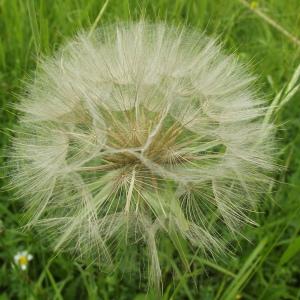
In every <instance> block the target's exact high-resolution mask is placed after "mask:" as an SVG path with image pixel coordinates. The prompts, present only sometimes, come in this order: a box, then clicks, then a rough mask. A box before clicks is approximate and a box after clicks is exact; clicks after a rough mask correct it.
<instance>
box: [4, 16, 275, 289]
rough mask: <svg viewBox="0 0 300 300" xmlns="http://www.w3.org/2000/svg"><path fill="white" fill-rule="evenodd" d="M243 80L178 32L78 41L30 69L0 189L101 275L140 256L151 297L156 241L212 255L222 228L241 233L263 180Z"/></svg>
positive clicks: (157, 273)
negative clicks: (104, 268)
mask: <svg viewBox="0 0 300 300" xmlns="http://www.w3.org/2000/svg"><path fill="white" fill-rule="evenodd" d="M253 80H254V78H253V77H252V76H250V75H248V74H247V71H245V67H244V66H242V65H241V64H240V63H238V62H237V59H236V57H235V56H227V55H225V54H224V53H223V51H222V49H221V48H220V45H219V44H218V43H217V42H216V41H215V40H214V39H211V38H208V37H206V36H205V35H203V34H201V33H198V32H196V31H194V30H192V29H187V28H185V27H175V26H170V25H166V24H164V23H159V24H151V23H147V22H144V21H141V22H138V23H128V24H116V25H111V26H106V27H103V28H100V29H98V30H97V31H96V32H94V34H93V35H92V36H91V37H88V35H87V34H86V33H82V34H80V35H78V36H77V37H76V38H75V39H74V40H73V41H71V42H69V43H68V44H67V45H66V46H64V47H63V48H62V49H61V50H60V51H58V52H57V53H56V54H55V56H54V57H52V58H48V59H45V60H44V61H43V63H42V64H41V67H40V69H39V70H38V71H37V75H36V78H35V79H34V81H33V82H31V83H29V84H28V87H27V93H26V95H25V96H23V97H22V99H21V101H20V102H19V104H18V105H17V109H18V110H19V111H20V120H19V127H18V129H17V133H16V135H15V138H14V140H13V151H12V153H11V160H10V164H11V166H12V167H13V169H14V171H13V172H12V174H11V184H12V185H13V186H14V187H15V188H16V190H17V195H18V196H19V197H21V198H23V199H24V201H25V205H26V207H27V211H28V214H29V215H30V220H29V225H34V226H36V228H40V229H43V230H44V232H45V235H47V237H48V238H49V239H50V240H51V241H52V242H53V245H54V248H55V249H56V250H60V249H65V250H70V251H74V252H75V253H77V254H79V256H80V257H82V258H85V257H86V258H88V259H92V260H97V261H100V263H101V264H102V265H104V264H113V263H114V262H116V260H117V259H118V257H119V256H120V254H121V256H126V255H127V254H128V255H130V251H131V250H130V249H132V246H133V247H141V248H142V249H147V250H146V251H147V252H148V258H149V260H148V263H149V279H150V281H151V282H152V283H154V284H156V285H159V281H160V278H161V269H160V263H159V260H160V257H159V242H158V240H159V237H161V236H164V237H168V238H169V239H170V241H171V242H173V244H174V246H175V247H178V240H179V239H181V240H185V241H188V242H189V244H190V245H191V247H192V249H198V248H200V249H201V250H202V251H203V252H202V253H207V254H208V255H210V254H212V255H213V254H214V253H216V252H217V251H218V250H219V249H220V247H221V245H222V243H221V242H222V234H221V233H222V230H223V231H224V227H225V228H226V227H227V228H228V230H229V231H231V232H232V233H233V234H237V233H238V232H239V227H240V225H241V224H243V223H249V222H250V223H251V222H252V221H251V219H250V218H249V217H248V211H250V210H253V209H254V208H255V206H256V202H257V200H258V199H259V196H260V194H261V193H262V192H264V191H265V188H266V187H267V186H268V183H269V182H270V177H269V175H270V173H271V171H272V170H273V169H274V163H273V158H272V153H273V152H274V146H273V127H272V124H265V123H263V120H262V115H263V114H264V112H265V103H264V100H263V99H261V98H260V97H259V96H258V95H257V93H256V92H255V90H254V89H253ZM222 224H225V225H226V226H222ZM222 227H223V228H222ZM220 228H221V229H222V230H221V231H220ZM136 245H139V246H136ZM141 251H142V250H141ZM141 253H143V252H140V255H141Z"/></svg>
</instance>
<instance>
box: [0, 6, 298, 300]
mask: <svg viewBox="0 0 300 300" xmlns="http://www.w3.org/2000/svg"><path fill="white" fill-rule="evenodd" d="M247 3H249V4H250V7H247V6H246V5H245V2H244V1H239V0H226V1H225V0H172V1H171V0H155V1H153V0H139V1H138V0H135V1H133V0H132V1H131V0H110V1H102V0H53V1H52V0H0V103H1V106H0V118H1V119H0V147H1V152H0V153H1V155H0V163H1V166H4V164H5V161H6V157H7V152H6V151H7V147H8V146H9V143H10V141H9V136H10V135H12V130H13V128H14V124H16V122H17V114H16V112H15V111H14V109H13V108H12V105H13V104H14V103H15V102H16V101H18V100H17V99H18V97H17V95H18V94H19V93H20V92H21V91H22V87H23V86H24V79H26V78H28V77H32V76H34V71H35V68H36V66H37V63H38V58H39V57H41V56H45V55H51V54H52V53H54V51H55V50H56V49H57V48H58V47H59V46H60V45H61V44H62V43H63V42H64V41H65V40H67V39H68V38H70V37H72V36H74V34H76V32H77V31H78V30H81V29H83V28H91V27H93V28H94V27H96V26H102V25H103V24H107V23H112V22H115V21H120V20H132V19H139V18H140V17H141V16H143V17H144V18H146V19H149V20H166V21H168V22H172V23H175V24H187V25H188V26H192V27H194V28H196V29H198V30H200V31H205V32H206V33H207V34H208V35H213V36H218V37H219V39H220V40H221V41H222V43H223V44H224V47H225V49H226V52H227V53H231V52H235V53H236V55H237V56H238V57H239V58H240V60H241V61H242V62H244V63H246V64H249V62H250V69H251V71H252V72H253V73H254V74H255V75H256V76H257V77H258V86H259V88H260V90H261V91H262V93H264V94H265V96H266V97H267V99H268V101H269V102H270V103H272V101H273V100H274V98H275V97H276V95H278V93H279V92H280V91H281V90H282V89H284V91H286V90H287V85H288V83H289V82H290V80H291V78H292V76H293V74H294V72H295V70H296V69H297V67H298V65H299V64H300V42H297V41H299V40H297V39H300V2H299V0H285V1H284V0H258V1H252V2H250V1H249V2H247ZM257 12H259V13H261V12H262V13H263V14H264V15H266V16H267V17H268V18H271V19H272V20H274V22H275V24H274V23H273V24H271V23H272V21H271V22H268V20H269V19H266V18H264V15H263V16H262V15H261V14H257ZM278 24H279V26H282V28H284V30H285V31H284V32H282V30H281V29H280V28H278ZM276 27H277V28H276ZM287 33H288V34H287ZM293 37H294V38H293ZM294 78H296V77H294ZM286 99H287V98H286ZM273 103H274V102H273ZM279 103H280V102H279ZM277 104H278V103H277ZM278 106H279V108H278V109H277V108H276V110H275V113H274V114H273V115H272V116H271V117H272V118H273V120H274V122H275V124H276V126H277V127H278V132H277V138H278V144H279V157H280V158H279V162H280V164H281V165H282V166H283V167H282V171H281V172H278V174H277V175H276V184H274V185H273V186H272V187H271V188H270V195H268V196H264V197H263V198H262V199H261V205H260V207H259V212H258V213H256V214H255V219H256V222H257V223H259V224H260V226H259V227H250V226H246V227H245V228H244V229H243V235H244V236H245V237H246V238H247V239H244V238H238V240H237V241H236V240H235V241H232V245H233V248H234V252H235V253H234V255H226V254H224V255H221V257H217V258H216V260H215V261H212V260H207V259H206V258H205V257H202V256H198V257H196V258H194V262H193V268H192V274H188V273H186V272H185V270H184V269H183V268H181V264H180V262H179V260H178V259H177V258H176V256H174V255H172V254H170V253H169V254H168V255H166V257H165V258H162V260H163V269H162V272H163V274H162V278H163V292H162V295H160V296H159V295H157V294H156V293H154V292H153V291H152V290H151V289H148V287H147V280H146V279H145V278H144V277H143V276H140V274H139V273H138V272H135V271H132V272H131V273H130V274H127V273H124V272H123V271H122V269H116V270H115V272H113V273H110V274H106V273H103V272H101V268H100V270H99V268H98V267H96V266H93V265H91V266H88V267H87V266H84V265H82V264H80V263H78V262H76V261H74V259H73V258H72V257H70V256H69V255H68V254H59V255H56V254H55V253H53V252H52V251H51V249H50V248H49V247H48V246H47V244H45V243H43V242H41V240H40V238H39V236H37V235H36V234H35V232H34V231H29V232H28V231H25V232H24V231H22V230H20V226H21V225H22V223H21V222H20V220H21V219H22V204H21V203H19V202H15V201H12V198H13V197H12V193H11V192H9V191H7V190H5V189H1V193H0V300H6V299H22V300H23V299H45V300H46V299H51V300H52V299H66V300H70V299H72V300H73V299H91V300H92V299H105V300H106V299H107V300H108V299H109V300H112V299H118V300H122V299H124V300H125V299H128V300H129V299H130V300H143V299H148V300H154V299H155V300H156V299H165V300H166V299H174V300H175V299H178V300H181V299H189V300H199V299H201V300H209V299H215V300H230V299H236V300H241V299H245V300H246V299H251V300H276V299H286V300H287V299H294V300H295V299H300V235H299V231H300V93H299V92H297V93H295V94H294V95H293V97H291V98H290V99H288V101H286V103H285V104H284V105H281V106H280V105H278ZM0 170H1V186H2V187H4V186H5V185H6V184H7V178H6V176H5V175H7V174H6V171H5V168H0ZM22 250H26V251H28V252H29V253H30V254H32V255H33V259H32V260H31V261H30V262H29V264H28V267H27V270H25V271H23V270H21V269H20V268H19V267H18V266H17V265H16V264H15V263H14V256H15V255H16V254H17V253H18V252H19V251H22ZM132 263H133V264H134V262H132ZM133 269H134V266H133Z"/></svg>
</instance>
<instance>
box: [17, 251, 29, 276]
mask: <svg viewBox="0 0 300 300" xmlns="http://www.w3.org/2000/svg"><path fill="white" fill-rule="evenodd" d="M32 259H33V256H32V255H31V254H30V253H28V252H27V251H21V252H18V253H17V254H16V255H15V256H14V262H15V264H16V265H17V266H18V267H20V268H21V270H23V271H25V270H26V269H27V266H28V264H29V262H30V261H31V260H32Z"/></svg>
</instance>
